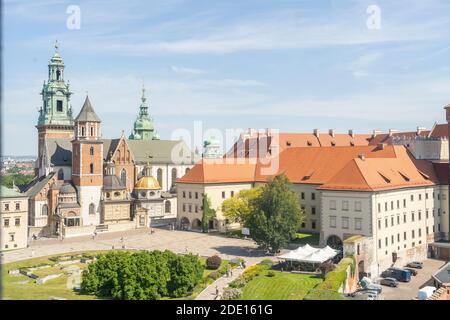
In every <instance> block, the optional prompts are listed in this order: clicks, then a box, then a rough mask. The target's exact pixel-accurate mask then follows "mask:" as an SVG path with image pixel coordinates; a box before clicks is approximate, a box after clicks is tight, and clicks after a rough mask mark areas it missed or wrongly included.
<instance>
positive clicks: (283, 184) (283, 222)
mask: <svg viewBox="0 0 450 320" xmlns="http://www.w3.org/2000/svg"><path fill="white" fill-rule="evenodd" d="M302 221H303V212H302V210H301V208H300V204H299V202H298V197H297V194H296V193H295V192H293V191H292V190H291V189H290V183H289V180H288V179H287V177H286V176H285V175H279V176H276V177H275V179H273V181H271V182H269V183H268V184H266V185H265V186H264V187H263V189H262V193H261V196H259V197H257V198H256V199H255V201H254V212H253V213H252V214H250V215H249V216H248V219H247V221H246V223H245V226H246V227H247V228H249V229H250V234H251V237H252V238H253V240H255V242H256V243H257V244H258V245H259V246H260V247H262V248H264V249H268V250H269V251H270V252H272V253H276V252H278V251H279V249H280V248H282V247H284V246H286V245H287V244H288V242H289V241H290V240H291V239H292V238H293V237H294V236H295V234H296V232H297V230H298V228H299V226H300V224H301V222H302Z"/></svg>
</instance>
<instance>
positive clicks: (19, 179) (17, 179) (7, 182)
mask: <svg viewBox="0 0 450 320" xmlns="http://www.w3.org/2000/svg"><path fill="white" fill-rule="evenodd" d="M34 177H35V176H34V175H32V174H20V173H14V174H8V175H2V176H1V183H2V185H4V186H6V187H8V188H12V187H13V183H14V185H16V186H18V187H20V186H24V185H26V184H28V183H30V182H31V180H33V179H34Z"/></svg>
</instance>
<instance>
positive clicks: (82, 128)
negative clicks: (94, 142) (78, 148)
mask: <svg viewBox="0 0 450 320" xmlns="http://www.w3.org/2000/svg"><path fill="white" fill-rule="evenodd" d="M81 136H82V137H84V127H81Z"/></svg>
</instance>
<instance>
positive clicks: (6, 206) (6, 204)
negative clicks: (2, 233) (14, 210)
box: [5, 203, 9, 211]
mask: <svg viewBox="0 0 450 320" xmlns="http://www.w3.org/2000/svg"><path fill="white" fill-rule="evenodd" d="M5 211H9V203H5Z"/></svg>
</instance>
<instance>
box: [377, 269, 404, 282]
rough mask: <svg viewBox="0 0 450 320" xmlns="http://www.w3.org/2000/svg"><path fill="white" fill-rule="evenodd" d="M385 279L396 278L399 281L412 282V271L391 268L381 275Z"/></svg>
mask: <svg viewBox="0 0 450 320" xmlns="http://www.w3.org/2000/svg"><path fill="white" fill-rule="evenodd" d="M381 277H383V278H394V279H396V280H397V281H402V282H410V281H411V271H409V270H404V269H400V268H389V269H387V270H386V271H383V273H381Z"/></svg>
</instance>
